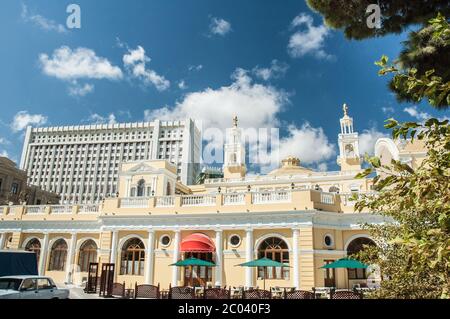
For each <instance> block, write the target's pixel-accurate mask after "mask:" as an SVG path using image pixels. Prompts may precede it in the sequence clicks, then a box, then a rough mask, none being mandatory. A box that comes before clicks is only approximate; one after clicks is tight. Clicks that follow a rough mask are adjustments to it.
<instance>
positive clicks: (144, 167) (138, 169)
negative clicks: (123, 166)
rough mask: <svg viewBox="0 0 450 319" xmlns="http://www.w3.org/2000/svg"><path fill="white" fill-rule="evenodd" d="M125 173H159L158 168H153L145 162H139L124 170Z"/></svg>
mask: <svg viewBox="0 0 450 319" xmlns="http://www.w3.org/2000/svg"><path fill="white" fill-rule="evenodd" d="M125 172H126V173H152V174H157V173H160V171H159V170H158V169H155V168H154V167H152V166H150V165H148V164H146V163H139V164H137V165H136V166H134V167H132V168H130V169H129V170H127V171H125Z"/></svg>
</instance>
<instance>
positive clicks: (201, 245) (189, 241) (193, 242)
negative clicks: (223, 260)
mask: <svg viewBox="0 0 450 319" xmlns="http://www.w3.org/2000/svg"><path fill="white" fill-rule="evenodd" d="M180 246H181V247H180V251H181V252H182V253H183V255H184V259H187V258H191V257H193V258H197V259H201V260H205V261H210V262H214V252H215V251H216V247H215V245H214V243H213V242H212V240H211V239H210V238H209V237H208V236H207V235H205V234H201V233H195V234H191V235H189V236H187V237H186V238H184V239H183V240H182V241H181V245H180ZM212 273H213V268H212V267H206V266H192V267H185V268H184V275H183V276H184V285H185V286H191V287H197V286H205V285H207V284H208V283H209V282H210V283H212Z"/></svg>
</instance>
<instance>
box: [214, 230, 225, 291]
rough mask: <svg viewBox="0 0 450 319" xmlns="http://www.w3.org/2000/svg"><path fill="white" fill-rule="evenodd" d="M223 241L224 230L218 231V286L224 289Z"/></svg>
mask: <svg viewBox="0 0 450 319" xmlns="http://www.w3.org/2000/svg"><path fill="white" fill-rule="evenodd" d="M222 273H223V240H222V230H216V286H220V287H222Z"/></svg>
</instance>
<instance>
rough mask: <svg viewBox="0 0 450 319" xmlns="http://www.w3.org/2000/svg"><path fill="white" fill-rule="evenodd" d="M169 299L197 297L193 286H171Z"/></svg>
mask: <svg viewBox="0 0 450 319" xmlns="http://www.w3.org/2000/svg"><path fill="white" fill-rule="evenodd" d="M169 299H195V290H194V288H191V287H169Z"/></svg>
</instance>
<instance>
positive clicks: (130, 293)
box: [124, 289, 134, 299]
mask: <svg viewBox="0 0 450 319" xmlns="http://www.w3.org/2000/svg"><path fill="white" fill-rule="evenodd" d="M124 297H125V299H132V298H134V289H125V296H124Z"/></svg>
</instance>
